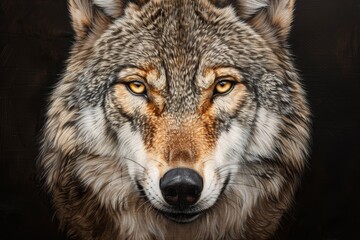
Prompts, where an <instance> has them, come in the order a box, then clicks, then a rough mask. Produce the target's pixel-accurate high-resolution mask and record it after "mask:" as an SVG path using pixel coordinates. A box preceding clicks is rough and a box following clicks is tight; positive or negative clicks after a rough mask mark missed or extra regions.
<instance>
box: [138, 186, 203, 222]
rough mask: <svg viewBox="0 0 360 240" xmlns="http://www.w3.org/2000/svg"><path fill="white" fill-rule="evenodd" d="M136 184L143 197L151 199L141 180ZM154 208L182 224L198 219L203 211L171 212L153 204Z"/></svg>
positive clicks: (146, 199)
mask: <svg viewBox="0 0 360 240" xmlns="http://www.w3.org/2000/svg"><path fill="white" fill-rule="evenodd" d="M136 185H137V187H138V189H139V191H140V196H141V197H142V198H144V200H145V201H146V202H148V201H149V199H148V197H147V196H146V193H145V192H144V188H143V187H142V185H141V184H140V182H139V181H136ZM153 208H154V209H155V210H156V211H157V212H159V213H161V214H162V215H163V216H165V217H166V218H168V219H170V220H171V221H174V222H176V223H181V224H185V223H191V222H193V221H194V220H196V219H197V218H198V217H199V216H200V215H201V214H202V211H201V212H194V213H192V212H189V213H185V212H179V211H177V212H169V211H163V210H160V209H157V208H156V207H154V206H153Z"/></svg>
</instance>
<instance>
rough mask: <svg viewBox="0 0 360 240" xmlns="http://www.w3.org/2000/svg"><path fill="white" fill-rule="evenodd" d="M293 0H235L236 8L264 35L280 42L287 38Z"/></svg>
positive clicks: (291, 18)
mask: <svg viewBox="0 0 360 240" xmlns="http://www.w3.org/2000/svg"><path fill="white" fill-rule="evenodd" d="M294 3H295V0H237V1H236V10H237V12H238V15H239V16H240V18H241V19H244V20H245V21H247V22H249V24H250V25H252V26H253V27H254V28H255V29H256V30H258V31H259V32H260V33H261V34H263V35H264V36H265V37H269V38H272V39H273V38H275V39H277V40H278V41H280V42H281V43H284V42H285V41H286V40H287V37H288V35H289V32H290V27H291V23H292V20H293V10H294Z"/></svg>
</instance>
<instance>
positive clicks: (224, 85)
mask: <svg viewBox="0 0 360 240" xmlns="http://www.w3.org/2000/svg"><path fill="white" fill-rule="evenodd" d="M233 85H234V84H233V83H232V82H231V81H228V80H223V81H220V82H218V83H217V84H216V86H215V90H214V93H215V94H225V93H228V92H230V91H231V89H232V87H233Z"/></svg>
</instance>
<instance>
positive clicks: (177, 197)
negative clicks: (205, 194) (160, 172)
mask: <svg viewBox="0 0 360 240" xmlns="http://www.w3.org/2000/svg"><path fill="white" fill-rule="evenodd" d="M202 189H203V179H202V177H201V176H200V175H199V174H198V173H197V172H196V171H194V170H192V169H189V168H174V169H171V170H170V171H168V172H166V173H165V175H164V176H163V177H162V178H161V179H160V190H161V193H162V195H163V197H164V199H165V201H166V202H167V203H168V204H170V205H172V206H174V207H178V208H186V207H189V206H191V205H193V204H195V203H196V202H197V201H198V200H199V198H200V195H201V191H202Z"/></svg>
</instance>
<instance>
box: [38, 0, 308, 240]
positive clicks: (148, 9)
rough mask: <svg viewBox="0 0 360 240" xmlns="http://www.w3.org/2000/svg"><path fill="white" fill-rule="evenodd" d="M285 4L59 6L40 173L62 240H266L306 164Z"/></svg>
mask: <svg viewBox="0 0 360 240" xmlns="http://www.w3.org/2000/svg"><path fill="white" fill-rule="evenodd" d="M294 4H295V3H294V0H231V1H230V0H70V1H69V10H70V15H71V19H72V26H73V29H74V32H75V42H74V45H73V47H72V49H71V53H70V57H69V60H68V62H67V67H66V69H65V71H64V73H63V76H62V78H61V80H60V81H59V82H58V83H57V85H56V86H55V88H54V90H53V92H52V94H51V97H50V99H49V105H48V109H47V112H46V121H45V124H44V128H43V131H42V137H41V151H40V157H39V159H38V161H37V174H38V176H39V179H40V181H41V184H42V187H43V189H44V191H45V192H46V193H47V194H48V196H49V197H50V201H51V203H52V206H53V208H54V211H55V215H56V217H57V219H58V222H59V227H60V229H61V230H62V231H64V232H65V233H66V234H67V236H68V237H69V239H129V240H130V239H134V240H148V239H149V240H150V239H156V240H165V239H209V240H211V239H236V240H239V239H268V238H270V237H271V236H272V235H273V234H274V233H275V231H276V229H277V228H278V226H279V222H280V220H281V218H282V216H283V215H284V213H286V211H287V210H288V209H289V208H290V207H291V206H292V202H293V199H294V193H295V192H296V189H297V187H298V185H299V182H300V179H301V176H302V173H303V171H304V168H305V166H306V158H307V155H308V149H309V138H310V130H309V129H310V111H309V107H308V103H307V100H306V94H305V91H304V89H303V87H302V83H301V80H300V77H299V75H298V73H297V70H296V69H295V67H294V65H293V59H292V57H291V54H290V51H289V47H288V44H287V38H288V35H289V31H290V27H291V22H292V18H293V9H294Z"/></svg>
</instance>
